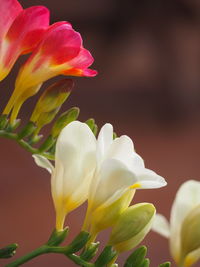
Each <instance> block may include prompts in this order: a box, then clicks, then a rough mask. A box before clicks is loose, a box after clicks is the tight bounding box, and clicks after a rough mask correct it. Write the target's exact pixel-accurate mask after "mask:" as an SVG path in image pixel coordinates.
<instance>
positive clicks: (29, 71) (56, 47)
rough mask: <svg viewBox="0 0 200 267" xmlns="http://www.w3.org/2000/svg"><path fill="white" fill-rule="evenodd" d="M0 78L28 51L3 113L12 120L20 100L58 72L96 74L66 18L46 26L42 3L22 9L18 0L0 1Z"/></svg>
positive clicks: (23, 99)
mask: <svg viewBox="0 0 200 267" xmlns="http://www.w3.org/2000/svg"><path fill="white" fill-rule="evenodd" d="M0 7H1V18H0V81H1V80H3V79H4V78H5V77H6V76H7V75H8V74H9V72H10V70H11V68H12V67H13V65H14V63H15V62H16V60H17V59H18V57H19V56H20V55H23V54H27V53H30V52H31V55H30V57H29V58H28V60H27V61H26V62H25V63H24V65H23V66H22V67H21V69H20V71H19V74H18V76H17V79H16V82H15V90H14V92H13V94H12V96H11V98H10V100H9V102H8V104H7V106H6V108H5V109H4V112H3V114H9V113H10V112H11V111H12V114H11V122H13V121H14V120H15V119H16V117H17V114H18V112H19V110H20V107H21V105H22V104H23V102H24V101H25V100H26V99H27V98H29V97H31V96H32V95H34V94H35V93H37V92H38V90H39V89H40V87H41V85H42V83H43V82H44V81H46V80H48V79H50V78H52V77H54V76H57V75H59V74H64V75H73V76H95V75H96V73H97V72H96V71H95V70H91V69H88V67H89V66H90V65H91V64H92V63H93V57H92V56H91V54H90V52H89V51H88V50H86V49H85V48H84V47H83V44H82V38H81V35H80V34H79V33H78V32H76V31H75V30H74V29H73V28H72V26H71V24H70V23H68V22H66V21H61V22H56V23H54V24H53V25H49V11H48V9H47V8H46V7H44V6H33V7H30V8H27V9H23V8H22V7H21V5H20V4H19V2H18V1H17V0H0Z"/></svg>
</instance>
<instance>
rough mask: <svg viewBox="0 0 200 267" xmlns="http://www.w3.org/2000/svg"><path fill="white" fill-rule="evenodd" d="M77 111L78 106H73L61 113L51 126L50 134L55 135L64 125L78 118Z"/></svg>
mask: <svg viewBox="0 0 200 267" xmlns="http://www.w3.org/2000/svg"><path fill="white" fill-rule="evenodd" d="M79 112H80V111H79V108H77V107H73V108H70V109H69V110H67V111H66V112H64V113H63V114H61V115H60V117H59V118H58V119H57V121H56V122H55V123H54V125H53V127H52V130H51V134H52V136H53V137H57V136H58V135H59V134H60V132H61V130H62V129H63V128H64V127H65V126H67V125H68V124H69V123H70V122H72V121H75V120H76V119H77V118H78V115H79Z"/></svg>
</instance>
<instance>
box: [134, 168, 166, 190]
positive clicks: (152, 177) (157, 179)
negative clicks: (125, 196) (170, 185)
mask: <svg viewBox="0 0 200 267" xmlns="http://www.w3.org/2000/svg"><path fill="white" fill-rule="evenodd" d="M135 174H136V176H137V181H138V184H139V186H138V189H150V188H160V187H163V186H166V185H167V182H166V181H165V179H164V178H163V177H161V176H160V175H158V174H156V173H155V172H154V171H152V170H149V169H141V170H139V171H138V170H137V169H136V171H135ZM133 186H134V185H133Z"/></svg>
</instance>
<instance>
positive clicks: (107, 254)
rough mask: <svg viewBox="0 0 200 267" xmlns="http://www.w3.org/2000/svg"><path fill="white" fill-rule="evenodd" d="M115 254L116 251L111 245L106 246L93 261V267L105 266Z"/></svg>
mask: <svg viewBox="0 0 200 267" xmlns="http://www.w3.org/2000/svg"><path fill="white" fill-rule="evenodd" d="M116 256H117V252H116V251H115V250H114V249H113V247H112V246H106V247H105V248H104V250H103V251H102V253H101V254H100V255H99V257H98V259H97V260H96V261H95V267H103V266H106V265H107V264H108V263H109V262H110V261H111V260H112V259H114V258H115V257H116Z"/></svg>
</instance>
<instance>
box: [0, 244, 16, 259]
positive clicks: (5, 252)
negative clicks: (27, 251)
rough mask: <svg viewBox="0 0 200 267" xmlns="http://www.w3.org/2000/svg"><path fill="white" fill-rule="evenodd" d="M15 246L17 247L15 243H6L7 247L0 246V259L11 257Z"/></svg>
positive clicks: (14, 251)
mask: <svg viewBox="0 0 200 267" xmlns="http://www.w3.org/2000/svg"><path fill="white" fill-rule="evenodd" d="M17 247H18V245H17V244H11V245H8V246H7V247H4V248H1V249H0V259H7V258H11V257H12V256H14V255H15V253H16V249H17Z"/></svg>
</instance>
